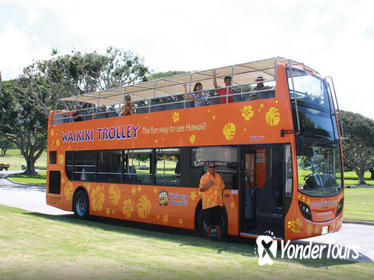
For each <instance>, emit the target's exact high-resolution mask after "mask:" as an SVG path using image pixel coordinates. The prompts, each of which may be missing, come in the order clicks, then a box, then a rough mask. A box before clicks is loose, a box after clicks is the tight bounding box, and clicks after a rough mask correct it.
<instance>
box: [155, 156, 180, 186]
mask: <svg viewBox="0 0 374 280" xmlns="http://www.w3.org/2000/svg"><path fill="white" fill-rule="evenodd" d="M156 185H164V186H178V185H180V149H158V150H156Z"/></svg>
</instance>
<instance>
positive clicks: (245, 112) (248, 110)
mask: <svg viewBox="0 0 374 280" xmlns="http://www.w3.org/2000/svg"><path fill="white" fill-rule="evenodd" d="M240 111H241V112H242V117H243V118H244V119H245V120H246V121H249V120H250V119H251V118H252V117H253V116H254V114H255V113H254V112H253V109H252V106H251V105H247V106H244V107H243V109H240Z"/></svg>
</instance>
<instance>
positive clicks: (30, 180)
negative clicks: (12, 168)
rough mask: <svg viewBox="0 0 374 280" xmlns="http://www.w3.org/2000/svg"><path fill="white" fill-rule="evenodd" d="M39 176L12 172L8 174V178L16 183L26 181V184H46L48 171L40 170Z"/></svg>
mask: <svg viewBox="0 0 374 280" xmlns="http://www.w3.org/2000/svg"><path fill="white" fill-rule="evenodd" d="M39 174H40V175H39V176H30V175H23V174H12V175H10V176H8V179H9V180H11V181H13V182H15V183H24V184H45V183H46V177H47V175H46V174H47V171H39Z"/></svg>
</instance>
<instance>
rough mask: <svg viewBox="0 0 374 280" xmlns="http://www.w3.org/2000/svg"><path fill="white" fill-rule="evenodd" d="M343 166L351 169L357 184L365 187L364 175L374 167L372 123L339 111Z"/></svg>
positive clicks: (373, 122)
mask: <svg viewBox="0 0 374 280" xmlns="http://www.w3.org/2000/svg"><path fill="white" fill-rule="evenodd" d="M340 117H341V120H342V123H343V129H344V139H343V155H344V164H345V166H346V167H347V168H349V169H353V170H354V171H355V172H356V174H357V176H358V178H359V181H358V184H362V185H365V184H366V182H365V179H364V174H365V171H367V170H368V168H369V167H371V166H373V165H374V121H373V120H371V119H369V118H366V117H364V116H362V115H360V114H356V113H352V112H347V111H341V114H340Z"/></svg>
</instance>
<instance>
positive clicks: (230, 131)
mask: <svg viewBox="0 0 374 280" xmlns="http://www.w3.org/2000/svg"><path fill="white" fill-rule="evenodd" d="M235 134H236V126H235V124H234V123H232V122H229V123H227V124H225V126H224V127H223V135H225V138H226V140H232V139H234V136H235Z"/></svg>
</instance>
